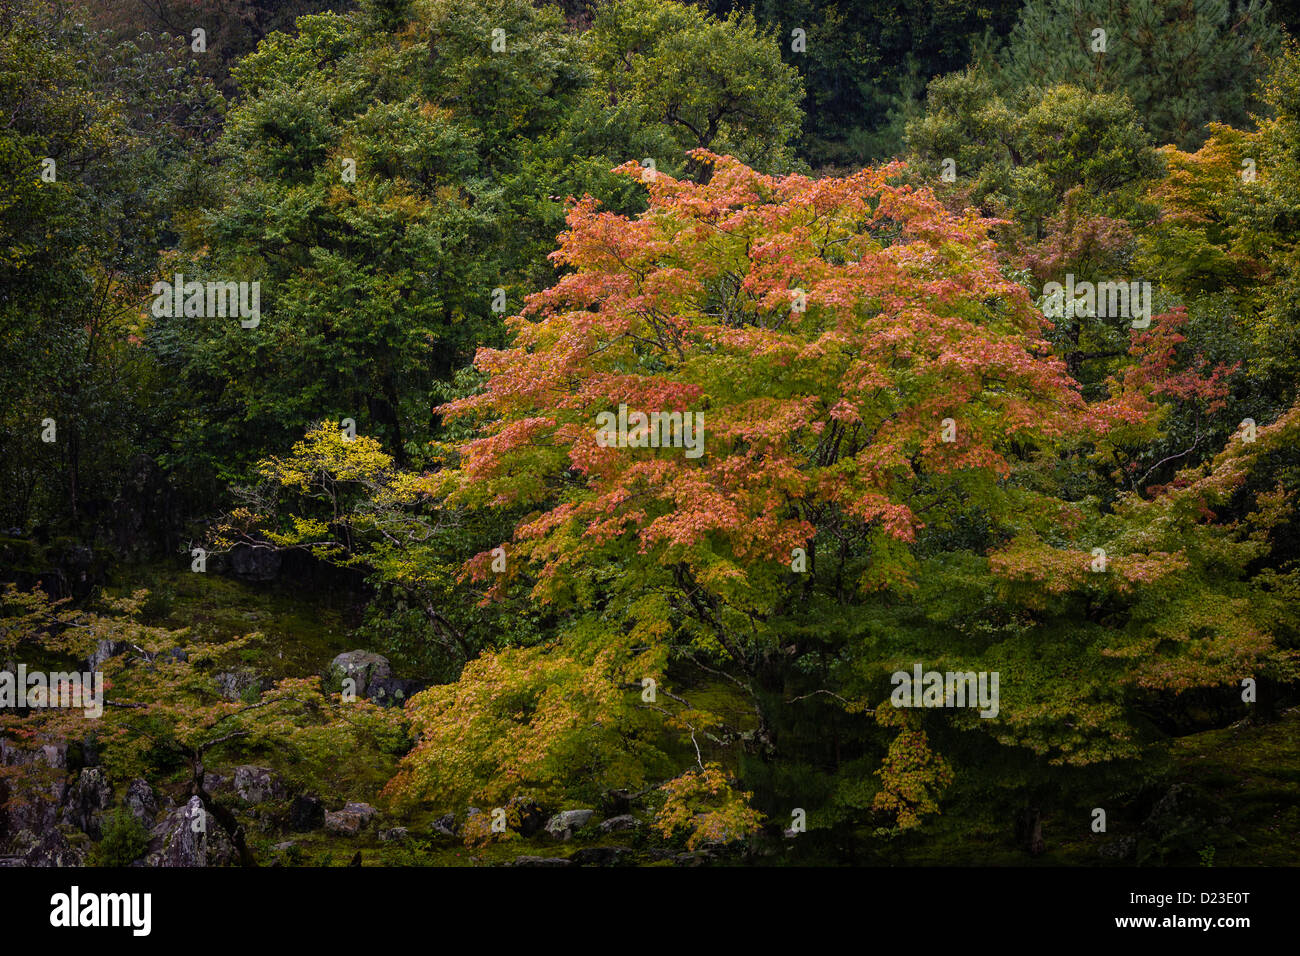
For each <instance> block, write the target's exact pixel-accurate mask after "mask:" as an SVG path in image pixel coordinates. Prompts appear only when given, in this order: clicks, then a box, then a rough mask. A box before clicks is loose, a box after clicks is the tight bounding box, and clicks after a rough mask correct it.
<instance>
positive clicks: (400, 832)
mask: <svg viewBox="0 0 1300 956" xmlns="http://www.w3.org/2000/svg"><path fill="white" fill-rule="evenodd" d="M410 835H411V833H410V831H409V830H407V829H406V827H393V828H392V829H391V830H380V831H379V842H380V843H401V842H402V841H404V840H406V839H408V838H409V837H410Z"/></svg>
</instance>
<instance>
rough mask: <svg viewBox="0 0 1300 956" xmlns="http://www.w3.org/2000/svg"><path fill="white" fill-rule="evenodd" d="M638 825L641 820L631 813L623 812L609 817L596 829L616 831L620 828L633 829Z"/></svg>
mask: <svg viewBox="0 0 1300 956" xmlns="http://www.w3.org/2000/svg"><path fill="white" fill-rule="evenodd" d="M640 825H641V822H640V821H639V820H637V818H636V817H634V816H632V814H630V813H623V814H620V815H619V816H616V817H610V818H609V819H608V820H606V821H605V822H603V823H602V824H601V825H600V826H599V827H598V829H599V830H600V832H601V833H616V832H618V831H620V830H635V829H636V828H637V827H639V826H640Z"/></svg>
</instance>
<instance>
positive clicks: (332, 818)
mask: <svg viewBox="0 0 1300 956" xmlns="http://www.w3.org/2000/svg"><path fill="white" fill-rule="evenodd" d="M361 827H362V823H361V814H359V813H353V812H352V811H350V810H326V811H325V829H326V830H328V831H329V832H330V833H334V834H337V835H339V836H348V837H354V836H356V835H357V834H359V833H360V832H361Z"/></svg>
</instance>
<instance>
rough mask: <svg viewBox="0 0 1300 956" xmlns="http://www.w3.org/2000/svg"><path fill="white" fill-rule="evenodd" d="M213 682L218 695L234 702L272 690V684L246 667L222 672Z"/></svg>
mask: <svg viewBox="0 0 1300 956" xmlns="http://www.w3.org/2000/svg"><path fill="white" fill-rule="evenodd" d="M213 680H214V681H216V684H217V693H219V694H220V695H221V696H222V697H223V698H224V699H225V700H229V701H232V702H233V701H241V700H243V699H244V697H245V695H248V694H251V693H257V694H261V693H262V692H263V691H267V690H270V689H271V682H270V681H269V680H268V679H266V678H265V677H261V676H259V675H258V674H257V673H256V672H254V671H251V670H249V669H248V668H246V667H245V668H240V669H237V670H229V671H222V672H221V673H219V674H217V675H215V676H214V677H213Z"/></svg>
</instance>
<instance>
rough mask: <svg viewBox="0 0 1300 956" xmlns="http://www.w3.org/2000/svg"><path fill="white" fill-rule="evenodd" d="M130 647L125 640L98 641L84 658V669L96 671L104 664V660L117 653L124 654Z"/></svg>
mask: <svg viewBox="0 0 1300 956" xmlns="http://www.w3.org/2000/svg"><path fill="white" fill-rule="evenodd" d="M130 649H131V645H130V644H128V643H127V642H126V641H100V642H99V643H98V644H96V645H95V649H94V650H93V651H92V652H91V654H90V657H89V658H88V659H87V660H86V670H88V671H91V672H94V671H97V670H99V669H100V668H101V667H103V666H104V662H105V661H107V660H109V658H113V657H117V655H118V654H125V653H126V652H127V651H129V650H130Z"/></svg>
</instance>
